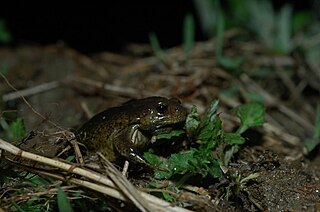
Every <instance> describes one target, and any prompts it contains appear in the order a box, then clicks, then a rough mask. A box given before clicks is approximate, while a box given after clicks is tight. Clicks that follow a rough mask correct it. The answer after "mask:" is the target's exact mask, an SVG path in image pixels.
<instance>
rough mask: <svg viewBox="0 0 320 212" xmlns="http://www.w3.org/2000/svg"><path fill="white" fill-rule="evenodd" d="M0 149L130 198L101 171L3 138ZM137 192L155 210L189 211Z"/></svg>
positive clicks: (118, 196) (81, 183) (119, 195)
mask: <svg viewBox="0 0 320 212" xmlns="http://www.w3.org/2000/svg"><path fill="white" fill-rule="evenodd" d="M0 149H2V150H4V151H7V152H9V153H11V154H13V155H16V156H19V157H21V158H25V159H29V160H32V161H36V162H39V163H42V164H46V165H49V166H52V167H55V168H60V169H62V170H65V171H67V172H69V173H73V174H78V175H80V176H83V177H86V178H88V179H90V180H93V181H95V182H98V183H99V184H94V183H92V182H88V181H84V180H79V179H76V178H71V179H72V182H74V183H78V184H79V185H83V186H86V187H88V188H91V189H94V190H96V191H98V192H102V190H103V191H105V189H106V190H108V191H109V190H110V191H113V192H115V193H113V194H112V195H110V194H109V193H107V195H110V196H113V197H116V196H117V197H116V198H118V199H122V200H126V201H127V200H128V197H127V196H125V195H124V193H123V192H121V191H118V188H117V186H116V185H115V183H114V182H112V181H111V180H110V179H108V178H107V177H106V176H104V175H102V174H100V173H97V172H94V171H88V170H86V169H83V168H79V167H77V166H75V165H70V164H67V163H64V162H61V161H57V160H54V159H50V158H46V157H43V156H41V155H37V154H33V153H30V152H27V151H23V150H21V149H19V148H17V147H15V146H13V145H12V144H10V143H8V142H6V141H4V140H2V139H0ZM47 174H48V173H47ZM51 175H54V174H51ZM120 175H121V174H120ZM48 176H49V175H48ZM61 180H66V178H64V177H63V178H62V179H61ZM68 180H69V181H70V178H68ZM101 184H102V185H101ZM101 187H102V188H101ZM98 189H99V190H98ZM137 192H138V193H139V194H140V195H141V196H142V197H143V198H145V201H147V202H148V204H149V206H150V207H153V211H172V212H187V211H189V210H187V209H184V208H180V207H176V206H174V205H172V204H171V203H168V202H166V201H164V200H161V199H159V198H157V197H155V196H152V195H150V194H147V193H144V192H141V191H137ZM103 193H105V192H103Z"/></svg>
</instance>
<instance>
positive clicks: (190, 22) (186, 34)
mask: <svg viewBox="0 0 320 212" xmlns="http://www.w3.org/2000/svg"><path fill="white" fill-rule="evenodd" d="M194 28H195V26H194V18H193V15H192V14H187V15H186V17H185V18H184V23H183V48H184V52H185V53H186V54H187V55H189V54H190V53H191V52H192V49H193V45H194V36H195V29H194Z"/></svg>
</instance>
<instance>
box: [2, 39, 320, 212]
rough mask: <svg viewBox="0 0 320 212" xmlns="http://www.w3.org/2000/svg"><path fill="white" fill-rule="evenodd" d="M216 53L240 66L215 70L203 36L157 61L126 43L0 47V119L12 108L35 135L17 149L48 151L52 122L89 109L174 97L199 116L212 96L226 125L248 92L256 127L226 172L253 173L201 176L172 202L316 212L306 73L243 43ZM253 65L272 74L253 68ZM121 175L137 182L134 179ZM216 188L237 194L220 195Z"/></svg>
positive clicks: (318, 163)
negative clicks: (118, 46) (259, 107)
mask: <svg viewBox="0 0 320 212" xmlns="http://www.w3.org/2000/svg"><path fill="white" fill-rule="evenodd" d="M225 54H226V55H229V56H230V57H235V56H240V55H241V56H242V57H243V59H244V62H243V64H242V65H241V66H240V68H241V70H245V71H241V70H226V69H225V68H221V67H220V66H218V64H216V59H215V57H214V42H212V41H208V42H203V43H197V44H196V46H195V48H194V50H193V52H192V54H191V55H190V56H186V55H185V54H184V53H183V50H182V49H181V48H179V47H177V48H173V49H169V50H168V51H167V52H166V58H165V61H161V60H159V58H157V57H155V56H153V52H152V50H151V48H150V47H149V46H143V45H131V46H128V48H127V51H126V53H125V54H114V53H110V52H103V53H99V54H96V55H83V54H81V53H79V52H77V51H75V50H73V49H70V48H68V47H66V46H63V45H60V44H57V45H51V46H23V47H18V48H15V49H4V48H2V49H1V50H0V64H2V65H3V67H5V68H6V70H7V71H6V75H5V76H6V79H7V81H8V82H9V83H10V85H8V83H7V82H6V81H5V80H4V79H3V78H1V82H0V92H1V95H2V100H1V111H2V114H1V115H2V118H4V119H6V120H8V119H9V121H10V111H15V112H17V113H18V116H19V117H22V118H23V119H24V122H25V126H26V128H27V131H28V132H30V131H33V132H37V136H36V137H35V138H33V139H31V140H30V141H28V143H27V144H25V146H22V148H24V149H28V150H29V151H32V152H34V153H38V154H41V155H44V156H47V157H54V156H56V154H57V153H58V152H60V151H61V150H62V149H63V148H64V143H63V142H62V143H59V142H57V141H58V140H59V139H57V136H55V135H54V134H53V133H55V132H56V133H57V132H59V131H60V130H59V129H57V128H56V127H54V126H53V125H52V123H55V124H56V125H57V126H59V128H60V129H64V130H73V129H76V128H77V127H78V126H79V125H80V124H81V123H83V122H84V121H85V120H87V119H88V118H89V117H92V115H93V114H95V113H97V112H99V111H102V110H104V109H106V108H108V107H111V106H115V105H119V104H120V103H122V102H125V101H127V100H129V99H131V98H143V97H148V96H166V97H170V96H174V97H177V98H179V99H180V100H181V101H182V103H183V105H184V106H185V107H186V108H188V109H190V108H191V107H192V105H196V106H197V108H198V110H199V112H200V113H201V114H202V113H203V112H204V111H205V109H206V108H207V107H208V105H209V104H210V102H211V101H212V100H213V99H216V98H218V99H219V100H220V107H219V110H220V112H221V118H222V120H223V125H224V128H225V129H226V131H232V130H233V129H234V128H235V127H236V126H237V125H238V124H239V120H237V119H235V118H234V117H233V116H232V115H231V114H230V112H229V109H231V108H233V107H234V106H236V105H238V104H241V103H245V102H248V101H250V99H251V97H252V95H253V94H254V95H256V96H257V95H258V96H259V98H262V99H263V103H264V105H265V107H266V112H267V116H266V123H265V124H264V125H263V126H262V127H257V128H255V129H251V130H249V131H248V132H246V134H245V138H246V140H247V142H246V144H245V145H244V146H242V147H241V149H240V151H239V152H238V153H237V155H236V157H235V158H234V159H233V162H232V164H230V166H229V167H228V170H229V172H228V173H237V175H238V176H241V179H244V178H245V177H248V176H249V175H250V174H253V173H259V175H258V176H257V177H255V178H254V179H251V180H248V181H245V182H244V181H243V182H242V183H241V184H240V185H236V184H234V182H235V181H234V180H232V179H231V178H232V176H231V175H230V174H226V175H225V176H224V177H223V179H219V180H215V181H212V180H205V182H203V184H200V185H192V186H193V187H197V188H198V189H199V190H203V191H202V192H200V191H198V192H196V191H194V192H192V194H193V195H191V194H188V195H183V193H182V194H181V195H180V197H179V198H177V199H176V204H177V205H179V206H183V207H186V208H188V209H190V210H195V211H320V180H319V177H320V157H319V148H317V149H315V150H314V151H313V152H311V153H307V151H306V149H305V147H304V145H303V142H304V141H305V140H306V139H307V138H311V137H312V133H313V131H314V128H315V125H314V123H315V114H316V104H317V101H318V100H319V92H320V90H319V87H320V86H319V82H320V81H318V80H319V79H318V78H317V77H316V76H315V75H316V74H315V73H313V72H312V70H310V67H309V66H308V65H306V64H305V63H304V62H303V58H301V57H300V56H299V55H293V56H285V55H271V54H264V53H263V52H261V51H260V46H259V45H258V44H254V43H250V42H247V43H242V44H241V45H237V44H233V43H230V44H229V45H228V47H227V48H226V50H225ZM261 67H263V68H265V69H268V70H271V71H272V74H265V75H264V74H263V73H262V72H259V71H258V70H260V69H259V68H261ZM13 87H14V89H16V90H14V89H13ZM17 91H19V92H17ZM21 95H23V96H24V97H25V98H26V100H27V101H28V102H29V103H30V105H31V106H32V109H31V108H30V106H29V105H27V104H26V102H25V101H24V100H23V99H22V98H21ZM250 95H251V96H250ZM34 110H36V111H37V112H38V113H40V114H41V115H42V116H39V115H38V114H36V113H35V111H34ZM48 120H50V121H48ZM130 177H131V176H130V175H129V179H130ZM130 180H131V181H132V182H134V183H135V184H141V182H139V178H138V177H133V176H132V177H131V179H130ZM144 180H145V179H144ZM223 187H228V188H229V189H231V190H232V189H238V190H239V191H237V192H236V193H237V195H231V196H230V197H229V198H228V199H226V198H221V193H220V192H221V188H223ZM2 192H3V191H2ZM2 192H1V193H2Z"/></svg>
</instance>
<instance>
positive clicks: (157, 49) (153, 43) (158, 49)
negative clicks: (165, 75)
mask: <svg viewBox="0 0 320 212" xmlns="http://www.w3.org/2000/svg"><path fill="white" fill-rule="evenodd" d="M149 41H150V44H151V47H152V50H153V52H154V54H155V55H156V56H157V57H158V58H159V59H160V60H161V62H163V63H165V61H166V55H165V53H164V51H163V50H162V49H161V47H160V43H159V40H158V38H157V36H156V34H155V33H153V32H152V33H150V34H149Z"/></svg>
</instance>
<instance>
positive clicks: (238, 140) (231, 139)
mask: <svg viewBox="0 0 320 212" xmlns="http://www.w3.org/2000/svg"><path fill="white" fill-rule="evenodd" d="M224 141H225V142H227V143H228V144H239V145H240V144H244V142H245V139H244V138H243V137H242V136H241V135H240V134H239V133H224Z"/></svg>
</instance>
